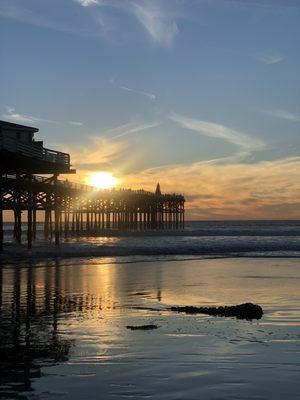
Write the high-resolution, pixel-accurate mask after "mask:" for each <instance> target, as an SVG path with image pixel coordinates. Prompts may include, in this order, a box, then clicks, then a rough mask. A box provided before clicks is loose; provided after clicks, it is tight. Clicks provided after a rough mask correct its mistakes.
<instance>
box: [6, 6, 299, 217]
mask: <svg viewBox="0 0 300 400" xmlns="http://www.w3.org/2000/svg"><path fill="white" fill-rule="evenodd" d="M299 38H300V1H299V0H26V1H25V0H1V2H0V58H1V66H0V88H1V89H0V117H1V119H4V120H7V121H11V122H16V123H21V124H25V125H31V126H35V127H37V128H39V129H40V132H39V134H38V136H37V138H38V139H42V140H44V146H45V147H49V148H53V149H57V150H61V151H66V152H69V153H70V154H71V161H72V164H73V166H74V167H75V168H76V169H77V174H76V176H71V177H68V179H69V180H73V181H86V180H87V179H88V177H89V175H90V174H91V172H93V171H94V172H95V171H108V172H111V173H112V174H113V175H114V176H115V177H116V178H117V179H118V185H119V187H131V188H133V189H138V188H143V189H146V190H151V191H154V190H155V186H156V183H157V182H158V181H159V182H160V184H161V189H162V192H165V193H166V192H169V193H173V192H176V193H183V194H184V195H185V198H186V210H187V218H188V219H196V220H198V219H211V220H220V219H299V218H300V72H299V71H300V40H299Z"/></svg>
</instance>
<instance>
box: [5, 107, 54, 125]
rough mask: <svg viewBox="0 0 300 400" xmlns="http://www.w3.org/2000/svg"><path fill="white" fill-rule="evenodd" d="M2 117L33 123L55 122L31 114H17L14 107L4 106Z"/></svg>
mask: <svg viewBox="0 0 300 400" xmlns="http://www.w3.org/2000/svg"><path fill="white" fill-rule="evenodd" d="M2 118H4V119H9V120H13V121H14V122H20V123H27V124H35V123H38V122H47V123H56V122H55V121H52V120H49V119H44V118H40V117H34V116H32V115H26V114H19V113H17V112H16V110H15V108H14V107H6V113H5V114H2Z"/></svg>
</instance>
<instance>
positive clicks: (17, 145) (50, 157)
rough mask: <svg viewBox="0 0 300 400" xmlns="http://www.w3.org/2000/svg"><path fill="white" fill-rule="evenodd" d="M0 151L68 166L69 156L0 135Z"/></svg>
mask: <svg viewBox="0 0 300 400" xmlns="http://www.w3.org/2000/svg"><path fill="white" fill-rule="evenodd" d="M0 150H7V151H10V152H12V153H18V154H22V155H24V156H26V157H33V158H38V159H40V160H43V161H47V162H50V163H56V164H63V165H70V155H69V154H67V153H63V152H61V151H56V150H51V149H46V148H45V147H42V146H40V145H38V144H36V143H35V142H32V143H25V142H22V141H20V140H17V139H15V138H12V137H8V136H3V135H1V134H0Z"/></svg>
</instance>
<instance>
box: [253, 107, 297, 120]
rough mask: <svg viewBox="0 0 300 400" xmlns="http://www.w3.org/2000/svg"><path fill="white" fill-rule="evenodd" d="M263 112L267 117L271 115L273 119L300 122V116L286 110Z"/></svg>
mask: <svg viewBox="0 0 300 400" xmlns="http://www.w3.org/2000/svg"><path fill="white" fill-rule="evenodd" d="M261 112H262V113H264V114H267V115H271V116H272V117H276V118H281V119H285V120H287V121H292V122H299V121H300V116H299V115H296V114H293V113H291V112H289V111H285V110H279V109H273V110H261Z"/></svg>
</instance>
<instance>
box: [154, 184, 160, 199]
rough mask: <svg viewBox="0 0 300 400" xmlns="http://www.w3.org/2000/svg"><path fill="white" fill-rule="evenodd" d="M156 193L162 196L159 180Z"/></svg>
mask: <svg viewBox="0 0 300 400" xmlns="http://www.w3.org/2000/svg"><path fill="white" fill-rule="evenodd" d="M155 194H156V195H157V196H161V190H160V184H159V182H158V183H157V185H156V190H155Z"/></svg>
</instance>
